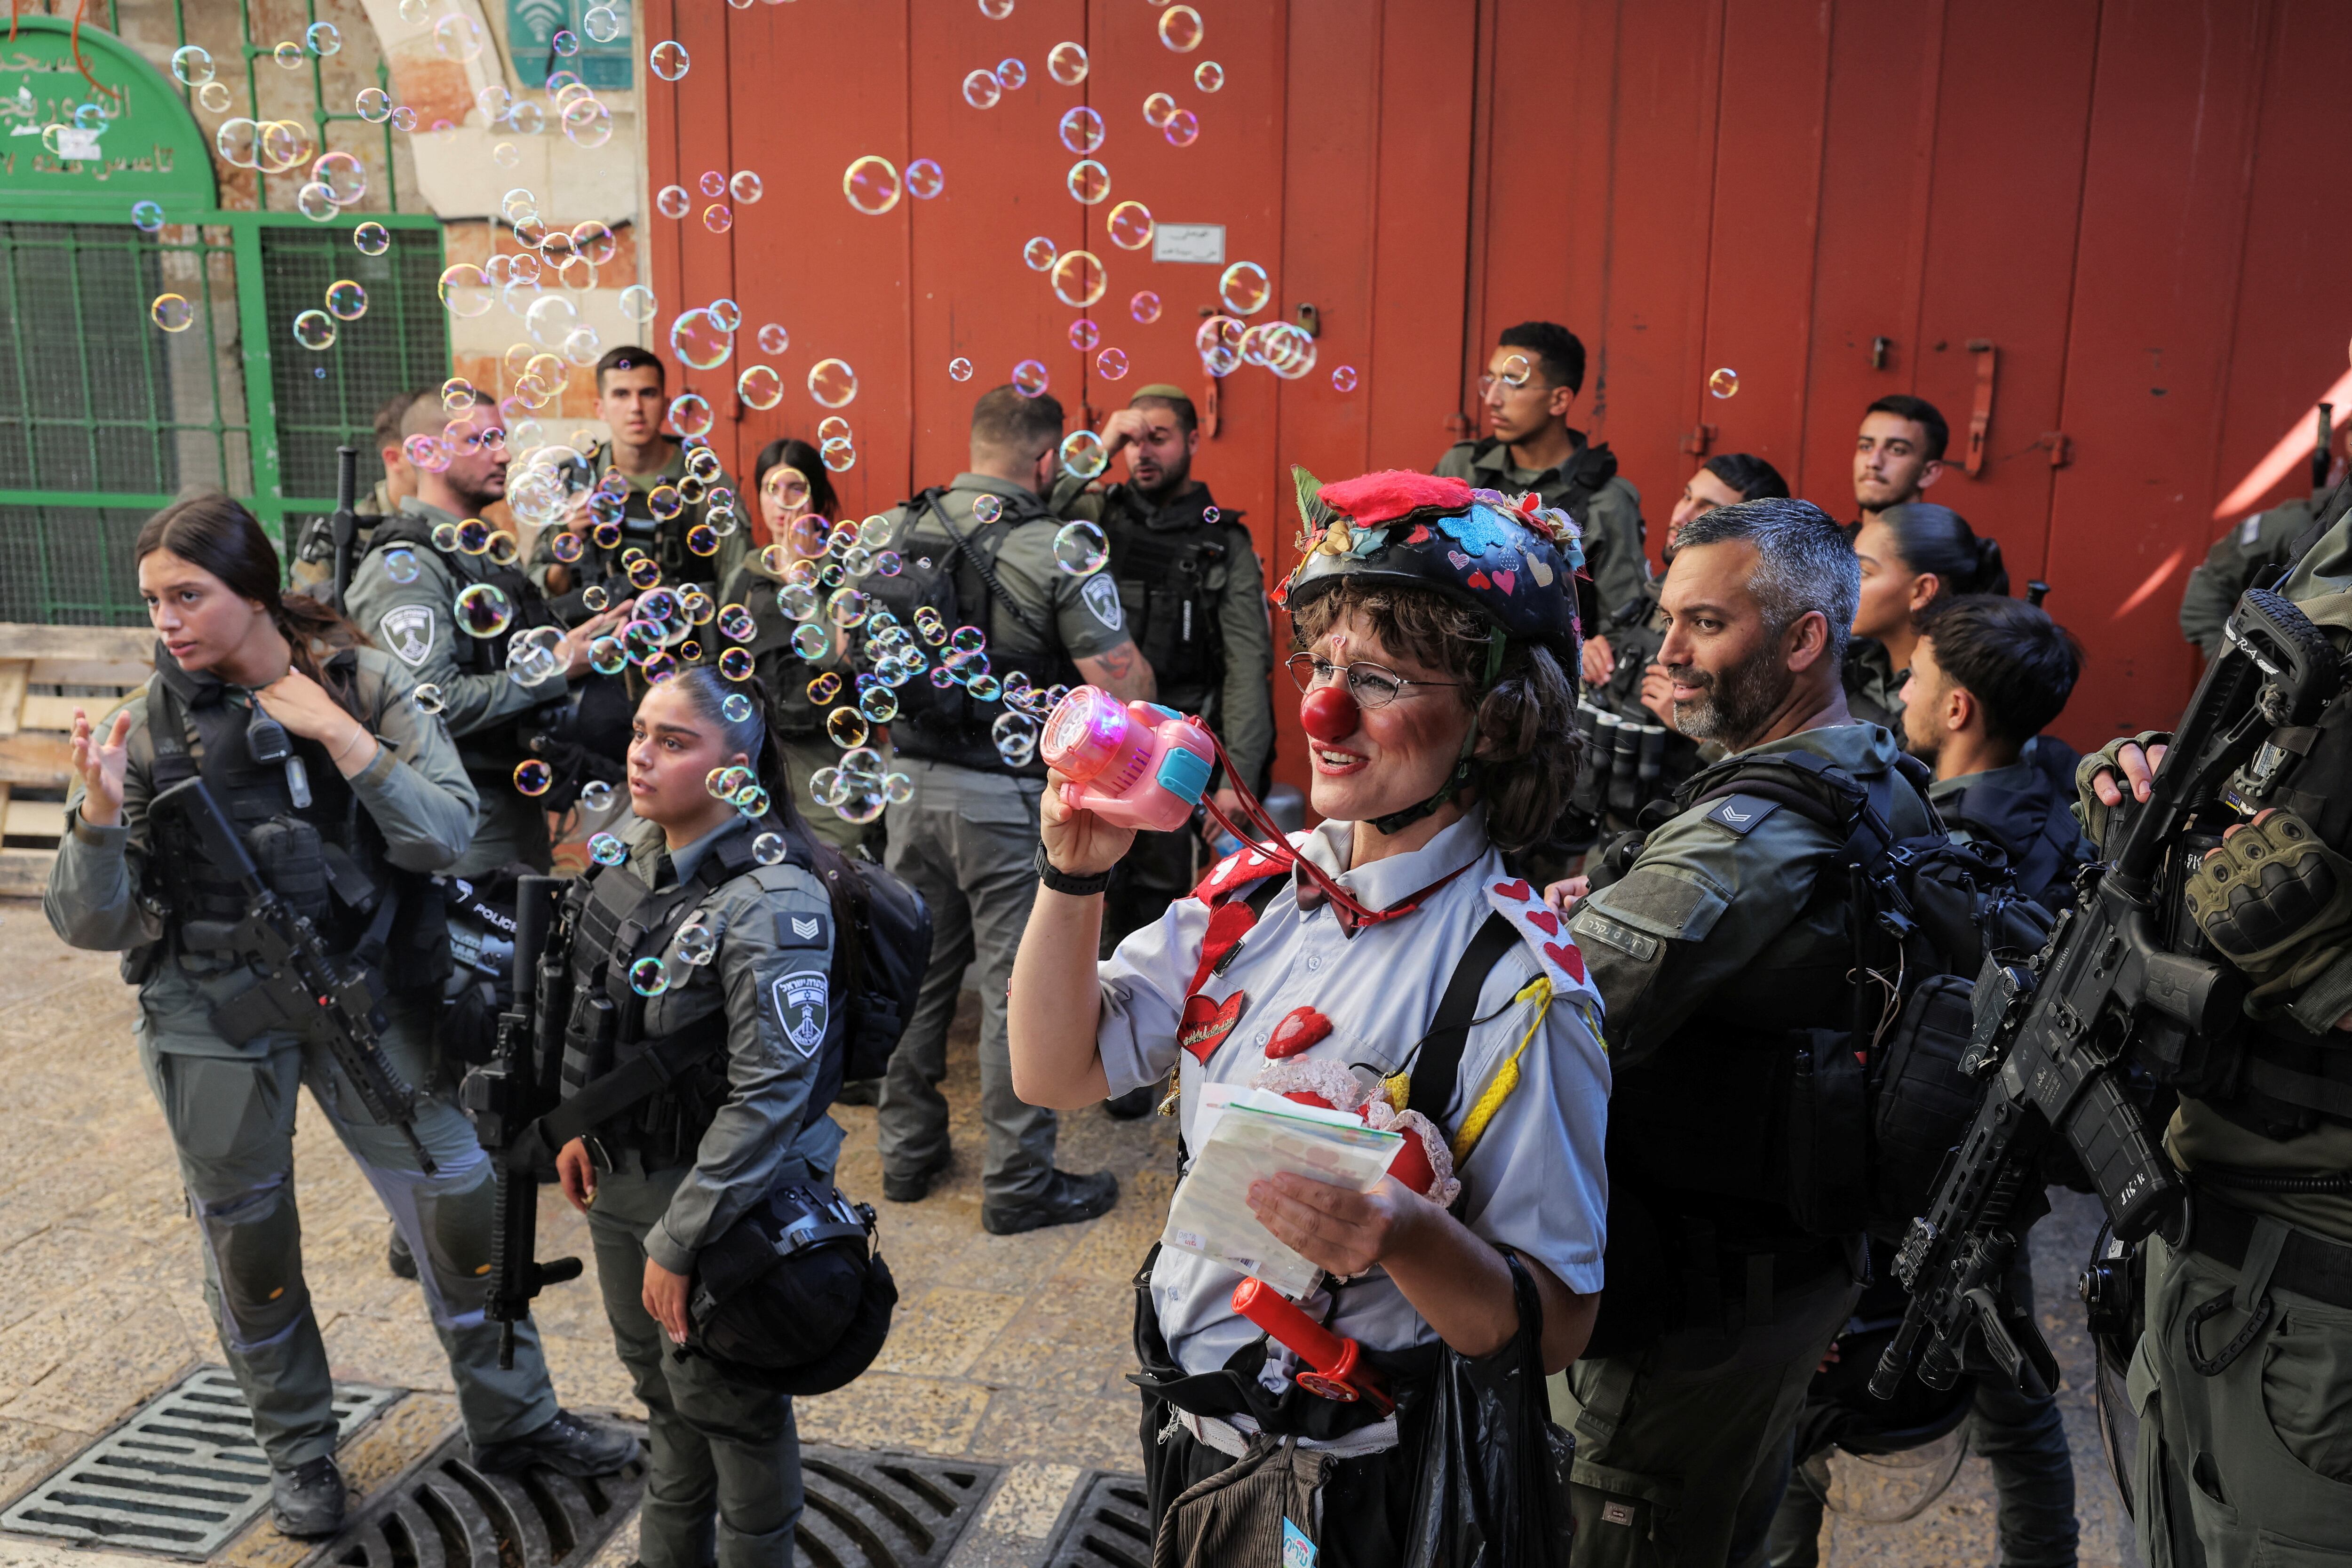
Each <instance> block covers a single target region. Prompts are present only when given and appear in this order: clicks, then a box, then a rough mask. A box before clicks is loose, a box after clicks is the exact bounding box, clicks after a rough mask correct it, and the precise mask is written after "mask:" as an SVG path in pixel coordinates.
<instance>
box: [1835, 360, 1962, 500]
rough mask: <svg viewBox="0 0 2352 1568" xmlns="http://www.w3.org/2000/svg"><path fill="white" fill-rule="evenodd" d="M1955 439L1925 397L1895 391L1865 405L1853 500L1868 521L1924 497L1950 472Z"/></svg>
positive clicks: (1855, 453)
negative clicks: (1947, 459) (1947, 451)
mask: <svg viewBox="0 0 2352 1568" xmlns="http://www.w3.org/2000/svg"><path fill="white" fill-rule="evenodd" d="M1951 439H1952V427H1951V426H1950V425H1948V424H1947V423H1946V422H1945V419H1944V416H1943V415H1942V413H1941V412H1939V411H1938V410H1937V407H1936V405H1934V404H1932V403H1930V402H1928V401H1927V399H1926V398H1924V397H1913V396H1910V395H1907V394H1905V393H1900V392H1897V393H1892V394H1890V395H1887V396H1885V397H1882V398H1880V399H1879V400H1878V401H1877V402H1875V403H1874V404H1872V405H1870V406H1869V407H1868V408H1866V409H1864V410H1863V415H1862V428H1861V429H1860V430H1859V431H1857V432H1856V433H1855V435H1854V438H1853V504H1854V506H1855V507H1856V508H1857V509H1858V510H1860V512H1861V514H1862V521H1864V522H1868V521H1870V520H1871V519H1873V518H1874V517H1876V516H1877V515H1878V514H1879V513H1880V512H1882V511H1885V510H1886V509H1887V508H1888V507H1890V506H1901V505H1902V504H1904V503H1905V502H1906V501H1915V500H1919V499H1921V498H1920V492H1921V491H1923V490H1925V489H1927V487H1928V486H1929V485H1932V484H1934V483H1935V482H1936V481H1937V479H1942V478H1943V477H1944V448H1945V447H1948V446H1949V445H1950V444H1951Z"/></svg>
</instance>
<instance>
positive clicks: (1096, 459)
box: [1055, 430, 1109, 570]
mask: <svg viewBox="0 0 2352 1568" xmlns="http://www.w3.org/2000/svg"><path fill="white" fill-rule="evenodd" d="M1108 461H1109V458H1108V457H1106V456H1105V455H1104V451H1103V438H1102V437H1099V436H1097V435H1096V434H1095V433H1094V432H1093V431H1091V430H1073V431H1071V432H1070V433H1069V434H1068V435H1067V436H1065V437H1062V467H1064V468H1067V469H1069V470H1070V472H1071V473H1072V474H1074V475H1076V477H1077V478H1079V479H1093V478H1094V477H1095V476H1097V474H1099V473H1101V472H1102V471H1103V465H1104V464H1105V463H1107V462H1108ZM1072 526H1073V527H1081V528H1084V527H1092V526H1093V525H1092V524H1090V523H1076V524H1073V525H1072ZM1068 531H1069V529H1064V530H1063V533H1067V532H1068ZM1059 550H1060V538H1059V536H1058V535H1057V536H1056V537H1055V551H1056V552H1057V553H1058V552H1059ZM1068 569H1069V568H1068V567H1065V570H1068ZM1087 570H1092V568H1087Z"/></svg>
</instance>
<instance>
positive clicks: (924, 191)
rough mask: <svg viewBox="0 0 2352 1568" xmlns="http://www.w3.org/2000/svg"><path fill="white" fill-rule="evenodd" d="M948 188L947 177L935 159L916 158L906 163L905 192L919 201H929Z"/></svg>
mask: <svg viewBox="0 0 2352 1568" xmlns="http://www.w3.org/2000/svg"><path fill="white" fill-rule="evenodd" d="M947 188H948V177H947V175H946V174H945V173H943V172H942V171H941V170H940V165H939V163H938V161H937V160H936V159H931V158H918V159H916V160H915V161H914V162H913V163H909V164H908V165H907V194H908V195H910V196H912V197H914V198H915V199H916V200H917V201H919V202H927V201H929V200H930V199H931V198H932V197H933V196H936V195H939V194H940V192H941V191H944V190H946V189H947Z"/></svg>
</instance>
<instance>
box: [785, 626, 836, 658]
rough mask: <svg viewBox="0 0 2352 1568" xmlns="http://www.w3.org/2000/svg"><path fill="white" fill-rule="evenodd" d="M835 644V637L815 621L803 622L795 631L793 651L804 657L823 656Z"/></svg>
mask: <svg viewBox="0 0 2352 1568" xmlns="http://www.w3.org/2000/svg"><path fill="white" fill-rule="evenodd" d="M832 646H833V638H832V637H828V636H826V635H825V629H824V627H823V626H818V625H817V624H816V623H815V622H814V621H807V622H804V623H803V624H802V625H801V626H799V627H798V628H797V629H796V630H794V631H793V652H794V653H796V654H798V655H800V656H801V657H802V658H824V655H825V650H826V649H827V648H830V647H832Z"/></svg>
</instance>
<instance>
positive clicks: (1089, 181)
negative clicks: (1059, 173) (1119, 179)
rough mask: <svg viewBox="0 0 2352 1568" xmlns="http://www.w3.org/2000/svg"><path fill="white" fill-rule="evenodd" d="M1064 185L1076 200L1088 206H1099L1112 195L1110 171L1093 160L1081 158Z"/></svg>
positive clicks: (1073, 165)
mask: <svg viewBox="0 0 2352 1568" xmlns="http://www.w3.org/2000/svg"><path fill="white" fill-rule="evenodd" d="M1062 183H1063V184H1065V185H1066V186H1068V187H1069V192H1070V195H1071V197H1072V198H1073V199H1074V200H1076V201H1077V202H1079V203H1081V204H1083V205H1087V206H1095V205H1099V204H1100V203H1101V202H1102V201H1104V200H1105V199H1106V198H1108V196H1109V195H1110V171H1109V170H1108V169H1106V168H1104V167H1103V166H1102V165H1101V164H1100V163H1097V162H1095V161H1094V160H1093V159H1092V158H1081V159H1079V160H1078V161H1077V162H1076V163H1073V164H1071V165H1070V172H1069V173H1068V174H1066V175H1064V176H1063V179H1062Z"/></svg>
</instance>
